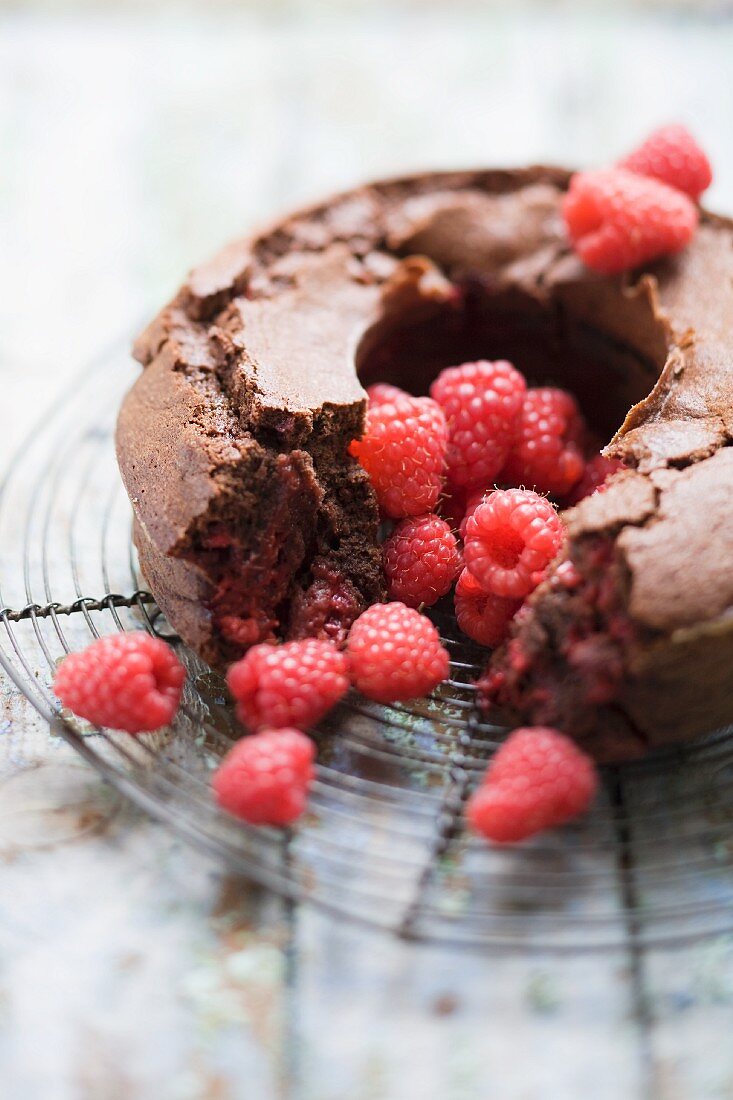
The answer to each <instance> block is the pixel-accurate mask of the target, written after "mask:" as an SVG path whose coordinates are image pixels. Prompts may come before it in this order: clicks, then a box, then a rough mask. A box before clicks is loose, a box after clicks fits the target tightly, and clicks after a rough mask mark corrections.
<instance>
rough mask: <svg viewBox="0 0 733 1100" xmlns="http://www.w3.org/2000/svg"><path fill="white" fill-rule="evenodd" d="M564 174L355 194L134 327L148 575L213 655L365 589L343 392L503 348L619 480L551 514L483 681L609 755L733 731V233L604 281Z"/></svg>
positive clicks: (523, 714)
mask: <svg viewBox="0 0 733 1100" xmlns="http://www.w3.org/2000/svg"><path fill="white" fill-rule="evenodd" d="M568 179H569V174H568V173H566V172H564V171H562V170H558V169H552V168H541V167H537V168H529V169H525V170H517V171H486V172H455V173H439V174H431V175H422V176H416V177H412V178H408V179H401V180H395V181H388V182H385V183H379V184H375V185H373V186H369V187H364V188H360V189H357V190H355V191H353V192H350V193H348V194H346V195H342V196H339V197H337V198H335V199H332V200H331V201H329V202H327V203H325V204H323V205H320V206H316V207H313V208H311V209H308V210H305V211H303V212H301V213H298V214H295V215H293V216H292V217H290V218H287V219H286V220H284V221H282V222H280V223H279V224H278V225H276V226H275V227H274V228H272V229H270V230H268V231H266V232H263V233H261V234H259V235H256V236H254V237H252V238H249V239H247V240H244V241H241V242H238V243H235V244H234V245H232V246H231V247H230V248H228V249H227V250H225V251H224V252H223V253H222V254H220V255H219V256H218V257H217V258H216V259H215V260H214V261H212V262H211V263H210V264H207V265H206V266H204V267H202V268H199V269H197V270H196V271H194V272H193V274H192V275H191V276H190V278H189V280H188V282H187V283H186V284H185V286H184V287H183V288H182V290H181V291H180V292H179V294H178V295H177V297H176V298H175V300H174V301H173V302H172V303H171V305H169V306H168V307H166V309H164V310H163V312H162V313H161V314H160V315H159V316H158V317H157V318H156V320H155V321H154V322H153V323H152V325H151V326H150V327H149V328H148V329H147V331H146V332H145V333H144V334H143V335H142V336H141V338H140V340H139V341H138V344H137V346H136V355H137V357H138V358H139V359H140V361H141V362H142V363H143V364H144V366H145V367H146V370H145V371H144V373H143V375H142V376H141V378H140V380H139V381H138V382H137V383H136V385H135V386H134V387H133V389H132V390H131V392H130V393H129V395H128V396H127V398H126V400H125V403H124V405H123V408H122V411H121V414H120V420H119V426H118V454H119V461H120V468H121V470H122V474H123V477H124V480H125V484H126V486H127V490H128V492H129V495H130V497H131V499H132V502H133V506H134V510H135V517H136V528H135V529H136V535H135V537H136V542H137V545H138V549H139V552H140V560H141V564H142V568H143V571H144V573H145V576H146V578H147V580H148V583H149V584H150V586H151V588H152V590H153V592H154V594H155V596H156V598H157V600H158V602H159V604H160V606H161V607H162V609H163V610H164V611H165V613H166V614H167V616H168V618H169V619H170V621H171V623H172V624H173V625H174V627H175V628H176V629H177V630H178V631H179V632H180V633H181V635H182V637H183V638H184V639H185V641H187V642H188V643H189V644H190V645H192V646H193V647H194V648H195V649H197V650H198V651H199V652H201V653H202V655H203V656H204V657H205V658H206V659H207V660H209V661H211V662H212V663H216V664H222V663H224V662H226V661H227V660H230V659H232V658H234V657H236V656H237V655H238V654H239V653H241V652H242V651H243V650H244V649H245V648H246V646H247V645H249V644H251V643H252V642H254V641H257V640H260V639H262V638H267V637H270V636H272V635H282V636H290V637H298V636H301V635H303V634H307V633H312V632H315V633H325V634H330V635H331V636H334V637H337V638H338V637H342V636H343V634H344V633H345V631H346V630H347V629H348V627H349V625H350V623H351V621H352V620H353V618H354V617H355V615H357V614H358V613H359V612H360V611H361V610H362V609H363V608H364V607H365V606H366V605H367V604H369V603H370V602H373V601H374V600H376V599H378V598H380V596H381V594H382V579H381V574H380V565H379V554H378V550H377V545H376V533H377V521H378V516H377V510H376V507H375V503H374V500H373V497H372V494H371V490H370V488H369V485H368V483H367V481H366V479H365V477H364V475H363V474H362V472H361V470H360V468H359V467H358V465H356V463H355V462H354V461H353V460H352V459H350V458H349V457H348V454H347V444H348V442H349V440H350V439H351V438H352V437H353V436H355V435H358V434H359V432H360V430H361V427H362V424H363V417H364V410H365V398H364V393H363V390H362V388H361V384H360V382H359V380H358V379H359V378H360V379H361V381H362V382H364V383H368V382H371V381H375V380H378V379H389V380H391V381H394V382H396V383H398V384H402V385H404V386H405V387H406V388H408V389H410V390H412V391H413V392H416V393H420V392H426V390H427V387H428V386H429V384H430V381H431V379H432V378H433V377H434V376H435V374H436V373H437V372H438V371H439V370H440V369H441V368H442V367H444V366H447V365H451V364H454V363H458V362H461V361H464V360H466V359H469V358H477V357H487V358H492V357H496V358H498V357H505V358H509V359H511V360H513V361H514V362H515V363H516V365H517V366H518V367H519V368H520V369H521V370H523V371H524V372H525V373H526V374H527V376H528V377H529V378H530V379H531V381H532V382H534V383H544V382H554V383H557V384H559V385H563V386H566V387H568V388H569V389H571V390H573V391H574V392H575V393H576V394H577V396H578V397H579V399H580V401H581V403H582V404H583V406H584V410H585V412H586V415H587V416H588V418H589V419H590V421H591V423H592V425H593V427H594V428H595V429H596V430H597V431H598V432H599V433H600V434H602V435H604V434H605V438H606V439H609V438H611V437H613V438H612V442H611V443H610V445H609V447H608V449H607V453H610V454H614V455H617V456H619V457H621V458H623V460H624V461H625V463H626V464H627V465H628V466H629V467H630V468H631V469H630V470H629V471H628V472H623V473H621V474H619V475H617V476H616V478H615V479H614V481H613V483H612V486H611V488H610V489H609V490H608V491H607V492H605V493H603V494H600V495H597V496H594V497H591V498H589V499H587V500H585V501H583V502H582V503H581V504H580V505H578V506H577V507H576V508H574V509H573V510H572V511H571V512H569V513H567V519H568V523H569V531H570V539H569V546H568V550H567V554H566V555H565V557H564V559H563V561H562V562H559V563H558V564H557V565H556V567H555V569H554V570H553V573H552V575H551V576H550V577H549V578H548V580H547V581H546V582H545V584H544V585H543V586H542V587H541V588H540V589H538V591H537V592H536V593H535V594H534V596H533V597H532V598H531V599H530V601H529V602H528V604H527V606H526V608H525V610H524V611H523V612H522V614H521V616H520V618H519V620H518V622H517V624H516V628H515V630H514V636H513V638H512V639H511V640H510V642H509V643H508V645H507V646H506V647H504V648H503V649H502V650H501V651H500V652H499V653H497V654H496V655H495V656H494V659H493V661H492V668H491V671H490V674H489V676H488V678H487V681H486V693H487V696H490V697H491V699H492V700H493V701H498V702H499V704H500V705H501V706H502V707H503V708H505V709H506V710H507V711H508V713H509V714H510V715H511V716H512V717H513V718H516V719H517V720H522V721H532V722H552V723H554V724H558V725H559V726H560V727H561V728H563V729H566V730H567V731H568V732H571V733H573V734H574V735H575V736H577V737H578V738H579V739H581V740H582V741H583V742H584V743H586V744H587V746H588V748H589V749H590V750H591V751H592V752H594V753H595V754H596V755H598V756H599V757H602V758H608V757H618V756H622V755H629V754H634V753H638V752H640V751H643V750H644V749H645V748H646V747H648V746H649V745H654V744H660V743H664V742H671V741H679V740H683V739H685V738H689V737H692V736H695V735H697V734H700V733H703V732H705V731H707V730H710V729H712V728H714V727H715V726H717V725H720V724H722V723H725V722H729V721H733V681H732V679H731V670H732V668H733V508H732V506H731V502H733V451H731V450H729V449H727V444H728V443H729V442H730V440H731V438H733V223H731V222H729V221H726V220H723V219H719V218H715V217H713V216H711V215H706V214H704V215H703V217H702V222H701V226H700V229H699V231H698V233H697V236H696V238H695V239H694V241H693V242H692V244H691V245H690V246H689V247H688V248H687V249H686V250H685V252H683V253H682V254H680V255H679V256H676V257H674V258H672V259H669V260H666V261H663V262H660V263H657V264H654V265H652V266H650V267H649V268H648V269H647V270H645V271H643V272H636V273H634V274H633V275H630V276H626V277H623V278H605V277H601V276H598V275H595V274H593V273H591V272H589V271H588V270H587V269H586V268H584V267H583V265H582V264H581V263H580V261H579V260H578V259H577V258H576V257H575V256H574V255H573V254H572V253H570V252H569V250H568V247H567V243H566V239H565V235H564V232H563V227H562V222H561V218H560V200H561V198H562V194H563V191H564V189H565V188H566V186H567V182H568ZM629 410H630V411H629ZM619 424H621V425H622V426H621V428H620V429H619V427H618V425H619Z"/></svg>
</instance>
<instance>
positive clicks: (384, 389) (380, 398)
mask: <svg viewBox="0 0 733 1100" xmlns="http://www.w3.org/2000/svg"><path fill="white" fill-rule="evenodd" d="M366 392H367V397H368V398H369V408H370V409H373V408H374V407H375V406H376V405H383V404H384V403H385V401H394V399H395V398H396V397H409V396H410V394H409V393H406V392H405V390H401V389H400V387H399V386H393V385H392V384H391V382H375V383H374V384H373V385H371V386H367V391H366Z"/></svg>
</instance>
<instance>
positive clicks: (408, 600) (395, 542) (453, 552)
mask: <svg viewBox="0 0 733 1100" xmlns="http://www.w3.org/2000/svg"><path fill="white" fill-rule="evenodd" d="M382 553H383V556H384V572H385V576H386V577H387V594H388V595H389V598H390V599H391V600H401V601H402V603H404V604H407V606H408V607H419V606H420V605H421V604H424V605H425V606H426V607H431V606H432V605H433V604H434V603H436V602H437V601H438V600H439V599H440V597H441V596H445V594H446V592H448V591H450V588H451V585H452V584H453V581H454V580H455V579H456V573H457V572H458V569H459V567H460V561H461V559H460V554H459V552H458V543H457V542H456V537H455V535H454V534H453V532H452V531H451V529H450V527H449V526H448V524H447V523H446V521H445V520H444V519H441V518H440V516H436V515H435V514H434V513H429V514H428V515H426V516H415V518H414V519H403V520H402V521H401V522H400V523H398V524H397V526H396V527H395V529H394V531H393V532H392V534H391V535H390V536H389V538H388V539H387V540H386V542H385V543H384V545H383V547H382Z"/></svg>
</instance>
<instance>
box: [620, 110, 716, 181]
mask: <svg viewBox="0 0 733 1100" xmlns="http://www.w3.org/2000/svg"><path fill="white" fill-rule="evenodd" d="M618 166H619V168H625V169H626V171H627V172H636V173H637V175H640V176H653V177H654V178H655V179H658V180H661V181H662V183H668V184H669V186H670V187H676V188H677V190H678V191H684V193H685V194H686V195H689V196H690V198H691V199H695V200H697V199H699V198H700V195H702V193H703V191H707V189H708V187H709V186H710V184H711V183H712V181H713V171H712V168H711V167H710V161H709V160H708V158H707V157H706V155H705V153H704V152H703V150H702V149H701V148H700V146H699V145H698V144H697V142H696V141H695V139H694V137H693V136H692V134H691V133H690V131H689V130H687V129H685V127H684V126H680V125H672V126H662V127H661V128H660V129H659V130H655V131H654V133H653V134H650V135H649V137H648V138H647V139H646V141H643V142H642V143H641V145H640V146H639V147H638V148H637V149H635V150H634V151H633V153H629V155H628V156H627V157H624V158H623V160H621V161H619V165H618Z"/></svg>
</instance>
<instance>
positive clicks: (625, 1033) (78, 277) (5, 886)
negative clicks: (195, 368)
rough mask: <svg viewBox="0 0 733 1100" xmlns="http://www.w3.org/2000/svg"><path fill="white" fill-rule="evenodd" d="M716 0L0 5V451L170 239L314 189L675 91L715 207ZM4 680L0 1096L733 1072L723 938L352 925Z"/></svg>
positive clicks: (597, 1087)
mask: <svg viewBox="0 0 733 1100" xmlns="http://www.w3.org/2000/svg"><path fill="white" fill-rule="evenodd" d="M655 8H656V9H659V8H660V5H656V6H655ZM724 8H725V5H712V6H711V7H710V13H709V14H708V15H707V16H703V15H702V14H700V13H701V12H702V6H699V7H698V15H697V16H695V15H691V14H689V13H688V14H685V13H684V12H679V11H678V12H677V13H676V14H671V13H665V12H664V11H662V12H659V11H658V10H657V12H656V14H653V13H651V12H649V11H644V12H639V13H638V14H634V13H633V12H632V11H631V10H630V9H627V8H626V7H618V8H615V9H611V10H607V11H605V12H604V11H602V10H598V9H597V8H596V7H595V6H594V5H593V6H584V7H582V8H581V7H579V6H573V5H564V6H558V5H553V4H545V5H535V6H533V7H531V8H527V9H526V10H525V9H524V8H523V7H522V8H514V7H512V6H508V5H507V6H496V5H494V4H489V5H477V4H466V5H462V4H461V3H454V4H449V3H444V4H440V3H432V4H424V5H416V4H412V5H410V4H405V5H401V4H399V3H393V4H391V5H385V6H382V5H379V4H375V5H372V6H369V7H365V6H363V5H354V6H352V5H350V4H349V5H344V7H343V8H339V7H338V6H333V5H327V4H321V5H315V6H310V5H308V4H305V3H301V4H283V5H275V6H274V7H273V8H269V7H259V8H257V10H250V9H248V10H246V11H245V10H241V11H238V10H236V9H235V7H233V6H232V5H222V6H220V7H217V8H216V10H211V9H210V10H208V11H207V10H206V9H205V8H203V9H199V10H198V12H197V11H196V10H195V9H187V11H186V13H184V14H182V13H180V12H178V11H174V10H173V9H166V8H163V9H161V10H160V11H158V10H157V9H156V10H155V11H153V10H152V9H151V8H148V9H147V10H145V9H141V8H136V7H135V6H134V5H133V6H132V7H130V8H128V9H127V10H123V9H120V10H117V9H114V10H113V9H112V8H109V7H107V8H104V9H103V8H101V7H98V8H91V9H88V10H86V11H85V12H84V13H81V14H80V13H77V14H74V13H72V12H66V13H65V14H64V13H58V12H57V13H56V14H52V13H50V12H49V11H45V12H43V11H38V12H37V13H35V14H34V13H32V12H30V11H25V12H24V11H23V10H19V9H18V8H17V6H16V7H9V8H7V10H4V11H2V12H0V394H1V399H2V405H1V407H2V412H3V419H2V432H0V458H1V459H2V463H3V465H4V464H5V462H6V461H7V460H8V458H9V456H10V454H11V452H12V451H13V449H14V448H15V446H16V445H18V444H19V442H20V440H21V439H22V436H23V433H24V431H26V430H27V428H28V426H29V424H30V422H31V420H32V419H33V418H34V416H35V415H37V413H38V410H39V409H40V408H41V407H42V406H46V405H48V404H52V403H53V401H54V400H55V398H56V397H57V396H58V395H59V394H61V393H63V392H64V391H65V390H66V389H67V388H68V387H69V386H72V385H73V384H74V381H73V380H74V375H75V373H76V372H77V371H78V370H79V368H80V367H81V366H83V365H84V364H85V362H86V361H87V360H88V359H89V358H90V356H92V355H93V354H94V353H95V352H96V351H97V350H98V349H99V348H100V347H101V346H104V345H107V344H109V343H110V341H111V340H114V339H115V338H117V337H119V336H120V335H129V334H132V332H133V330H134V328H135V326H136V324H137V323H138V321H139V319H140V318H142V317H144V316H145V315H146V314H149V313H150V312H151V311H152V310H154V309H155V308H156V307H157V305H158V304H159V303H160V302H161V301H162V300H163V299H164V298H165V296H166V295H167V294H169V293H170V292H172V291H173V290H174V289H175V286H176V284H177V282H178V281H179V279H180V277H181V275H182V273H183V272H184V271H185V269H186V268H187V267H188V266H190V265H191V264H192V263H193V262H194V261H196V260H197V259H199V258H201V257H202V256H205V255H206V254H207V253H208V252H209V251H211V250H212V249H213V248H214V247H216V246H217V245H219V244H220V243H222V242H224V241H225V240H226V239H227V238H228V237H229V236H232V235H233V234H235V233H236V232H238V231H239V230H241V229H244V228H245V227H247V226H249V225H250V224H251V223H252V222H253V221H256V220H257V219H260V218H264V217H268V216H270V215H271V214H272V213H274V212H276V211H278V210H279V209H282V208H284V207H286V206H287V205H289V204H291V203H294V202H297V201H299V200H302V199H305V198H310V197H313V196H316V195H318V194H319V193H321V192H322V191H328V190H329V189H333V188H336V187H340V186H342V185H347V184H350V183H352V182H355V181H357V180H359V179H361V178H364V177H368V176H378V175H380V174H387V173H394V172H398V171H401V170H403V169H405V170H406V169H413V168H418V167H422V166H450V165H457V164H461V165H471V164H483V163H501V164H504V163H506V164H513V163H523V162H526V161H530V160H550V161H559V162H564V163H577V164H593V163H599V162H602V161H603V160H605V159H609V158H611V157H613V156H614V155H616V154H617V153H619V152H621V151H622V150H623V149H624V147H625V146H626V145H628V144H629V143H630V142H633V141H634V140H636V139H637V138H638V137H639V136H640V135H642V134H643V133H644V132H645V131H646V130H647V129H649V128H650V127H651V126H652V125H654V124H655V123H658V122H660V121H664V120H667V119H681V120H684V121H687V122H688V123H689V124H690V125H692V126H693V127H694V129H695V130H696V131H697V132H698V133H699V135H700V137H701V139H702V141H703V143H704V144H705V145H706V146H707V148H708V149H709V150H710V152H711V154H712V157H713V160H714V162H715V165H716V168H717V175H716V183H715V185H714V189H713V191H712V192H711V195H710V203H711V205H713V206H716V207H718V208H722V209H727V210H731V209H733V145H732V144H731V138H730V134H731V122H732V121H733V118H732V117H731V113H732V111H733V108H732V106H731V105H732V104H733V65H732V64H731V61H732V60H733V22H731V20H730V19H729V18H728V17H727V16H726V15H725V11H724ZM711 291H714V288H711ZM18 568H19V563H18V561H17V560H15V559H14V558H13V557H12V555H9V554H8V553H7V552H6V549H5V548H4V547H3V546H0V571H1V572H0V575H1V576H2V577H3V579H4V580H5V579H7V578H8V577H10V578H12V577H13V576H14V575H15V574H16V573H17V570H18ZM0 697H1V699H2V709H1V710H0V734H2V740H1V741H0V782H1V785H0V856H1V857H2V859H1V861H0V1021H1V1025H2V1026H0V1096H1V1097H2V1098H3V1100H230V1098H232V1100H234V1098H236V1100H239V1098H242V1100H284V1098H288V1100H347V1098H348V1100H413V1098H415V1100H418V1098H419V1100H556V1098H557V1100H576V1098H577V1100H581V1098H582V1100H586V1098H588V1097H593V1098H594V1100H637V1098H638V1100H641V1098H647V1097H652V1098H654V1100H657V1098H658V1100H683V1098H684V1100H693V1098H694V1100H698V1098H701V1100H702V1098H710V1100H712V1098H715V1100H724V1098H729V1097H733V1043H731V1038H730V1035H731V1025H732V1024H733V1009H732V1003H733V942H731V941H730V940H729V939H728V938H718V939H715V940H708V941H705V942H701V943H698V944H696V945H694V946H692V947H689V948H686V949H684V950H681V949H680V950H676V951H670V950H667V951H659V952H654V951H651V952H648V953H647V954H646V955H645V956H644V957H643V958H642V959H632V958H628V957H625V956H624V955H620V956H619V955H610V956H603V955H598V956H591V957H586V958H577V959H575V958H572V957H570V958H562V959H561V958H557V957H553V956H543V955H533V956H521V955H520V956H506V957H502V956H496V955H494V956H491V957H481V956H477V955H475V954H467V953H455V952H451V951H449V950H447V949H437V948H425V947H420V946H410V945H407V944H404V943H400V942H397V941H396V940H392V939H389V938H387V937H386V936H383V935H381V934H377V933H373V934H372V933H364V932H357V931H356V930H355V929H354V928H353V927H351V926H349V925H346V924H343V923H341V924H339V923H335V922H333V921H332V920H330V919H328V918H326V917H324V916H322V915H319V914H318V913H315V912H313V911H311V910H310V909H308V908H301V907H298V906H290V905H286V904H285V903H283V902H281V901H279V900H278V899H277V898H274V897H272V896H270V895H267V894H265V893H263V892H261V891H259V890H256V889H254V888H251V887H249V886H247V885H246V884H245V883H243V882H241V881H236V880H232V879H230V878H227V877H226V876H225V875H224V873H223V872H222V870H221V868H219V867H218V866H217V865H216V864H215V863H213V862H209V861H207V860H206V859H205V858H204V857H202V856H201V855H199V854H198V853H196V852H194V851H193V850H191V849H190V848H188V847H187V846H186V845H185V844H184V843H183V842H181V841H180V840H178V839H175V838H174V837H172V836H171V835H170V834H169V833H168V832H167V831H166V830H165V829H164V828H163V827H161V826H160V825H158V824H156V823H153V822H151V821H150V820H149V819H148V818H146V817H145V816H144V815H142V814H141V813H140V812H138V811H137V810H135V809H134V808H133V807H131V806H130V804H129V803H127V802H126V801H125V800H124V799H123V798H122V797H121V796H119V795H118V794H116V793H115V792H114V791H113V790H111V789H109V788H107V787H105V786H104V784H103V783H102V782H101V780H100V779H99V778H98V777H97V775H96V773H94V772H93V771H91V770H90V769H89V768H88V767H87V766H86V765H84V764H83V763H82V762H81V761H80V760H79V759H77V758H76V757H75V756H74V754H73V752H72V751H71V750H70V749H68V748H67V747H65V746H63V745H61V744H59V743H58V741H57V740H55V739H53V738H51V737H49V731H48V728H47V727H45V726H44V724H43V723H41V722H40V721H38V720H37V719H36V718H35V717H34V714H33V713H32V712H31V711H30V709H29V708H28V707H27V705H26V704H25V702H24V700H23V699H22V698H21V697H20V696H19V695H18V693H17V692H15V691H14V690H13V689H12V688H11V687H10V685H9V684H8V683H7V682H4V681H2V680H1V679H0Z"/></svg>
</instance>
